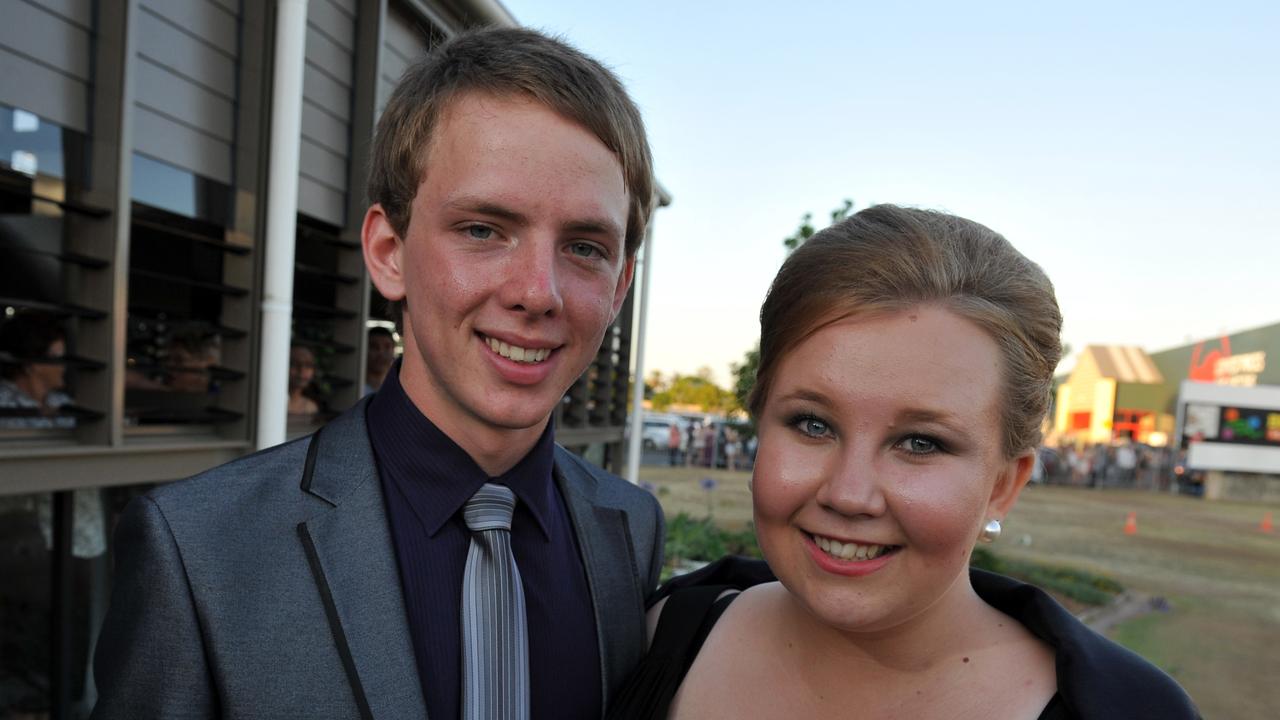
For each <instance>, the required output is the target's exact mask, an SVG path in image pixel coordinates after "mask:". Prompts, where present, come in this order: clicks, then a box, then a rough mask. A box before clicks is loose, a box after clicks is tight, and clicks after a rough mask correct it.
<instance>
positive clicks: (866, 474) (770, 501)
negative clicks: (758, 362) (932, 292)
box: [754, 307, 1015, 632]
mask: <svg viewBox="0 0 1280 720" xmlns="http://www.w3.org/2000/svg"><path fill="white" fill-rule="evenodd" d="M993 363H995V364H996V365H998V364H999V349H998V347H997V346H996V344H995V342H994V341H993V340H992V339H991V338H990V337H988V336H987V335H986V333H985V332H983V331H982V330H981V329H980V328H978V327H977V326H975V325H973V324H972V323H970V322H969V321H967V320H964V319H963V318H960V317H959V316H956V315H954V314H952V313H951V312H949V311H946V310H943V309H940V308H936V307H921V308H917V309H915V310H913V311H911V312H909V313H906V312H903V313H897V314H893V315H888V316H876V317H870V318H865V319H857V320H846V321H842V322H839V323H836V324H833V325H830V326H828V327H826V328H823V329H822V330H820V331H818V332H817V333H815V334H814V335H813V336H811V337H810V338H808V339H806V340H805V341H804V342H803V343H801V344H800V345H799V346H797V347H796V348H795V349H794V350H792V351H791V352H790V353H789V354H788V355H787V356H786V357H785V358H783V360H782V362H781V364H780V365H779V366H778V369H777V375H776V379H775V382H774V385H773V387H772V389H771V392H770V396H769V398H768V400H767V402H766V404H765V408H764V410H763V412H762V418H761V422H760V450H759V454H758V456H757V460H756V467H755V476H754V487H755V492H754V503H755V504H754V510H755V521H756V528H757V534H758V536H759V538H760V545H761V548H762V549H763V550H764V553H765V556H766V557H767V558H768V560H769V564H770V566H771V567H772V568H773V569H774V571H775V573H776V574H777V575H778V578H779V580H781V581H782V583H783V585H785V586H786V588H787V589H788V590H789V591H790V592H791V593H792V595H793V596H794V597H795V598H796V599H797V600H798V601H799V602H800V603H801V604H802V605H803V606H804V607H805V608H806V609H807V610H808V611H809V612H810V613H812V614H813V615H815V616H817V617H818V618H820V619H821V620H823V621H824V622H826V623H828V624H830V625H832V626H835V627H838V628H843V629H846V630H849V631H854V632H874V631H878V630H885V629H888V628H892V627H895V626H897V625H900V624H902V623H904V622H908V621H909V620H911V619H912V618H914V617H915V616H917V615H918V614H920V613H921V612H923V611H925V610H926V609H928V608H931V607H935V606H937V607H942V608H945V606H946V605H947V603H948V602H950V601H951V600H952V599H953V598H959V597H963V596H964V595H965V594H966V592H967V593H970V594H971V593H972V590H971V589H970V588H969V587H968V577H967V575H966V574H965V572H966V569H967V563H968V556H969V550H970V549H971V548H972V546H973V543H974V541H975V539H976V537H977V534H978V531H979V529H980V528H981V525H982V524H983V523H984V522H985V521H986V520H987V519H988V518H990V517H993V516H999V517H1002V516H1003V512H1004V510H1005V509H1007V508H995V507H993V506H992V498H993V491H994V489H995V488H996V487H997V484H998V482H999V481H1000V480H1001V479H1002V478H1004V477H1008V476H1010V475H1011V474H1012V473H1013V472H1014V469H1015V468H1014V464H1013V463H1012V462H1011V461H1009V460H1006V459H1005V458H1004V457H1003V453H1002V449H1001V447H1000V438H1001V433H1000V421H999V413H998V410H997V408H998V399H999V393H1000V387H999V374H998V373H992V372H991V367H992V364H993ZM799 392H807V393H809V394H811V395H816V396H817V397H819V398H821V399H822V400H821V401H820V402H813V401H810V400H796V399H794V396H795V395H796V394H797V393H799ZM789 398H790V399H789ZM910 409H922V410H931V411H935V412H939V413H946V414H948V415H950V417H951V418H952V421H951V422H950V423H949V425H950V426H949V427H944V426H940V425H938V424H937V423H935V422H919V421H915V420H910V419H905V420H904V419H903V417H902V413H903V412H904V411H906V410H910ZM806 412H808V413H813V415H814V416H816V417H818V418H820V420H821V421H822V423H824V424H825V425H827V426H829V428H830V434H829V435H827V436H824V437H822V438H817V439H815V438H811V437H808V436H806V435H804V434H802V433H801V432H799V431H798V430H797V429H796V427H795V426H794V424H793V418H794V417H795V415H796V414H797V413H806ZM913 434H915V435H927V436H929V437H932V438H936V439H937V440H938V441H939V442H940V443H941V444H942V446H943V447H944V448H945V449H944V450H941V451H939V452H936V453H933V454H928V455H924V456H913V455H911V454H909V453H907V452H904V450H903V445H902V443H903V442H904V438H905V437H909V436H911V435H913ZM905 442H910V441H905ZM807 533H817V534H826V535H829V536H831V537H837V538H845V539H849V540H857V541H859V542H862V543H866V544H879V545H897V546H901V549H900V550H899V551H897V552H896V553H895V555H894V557H892V559H891V560H890V562H889V563H888V564H887V565H886V566H885V567H884V568H883V569H881V570H879V571H877V572H875V573H872V574H870V575H867V576H864V577H841V576H835V575H832V574H830V573H827V572H825V571H823V570H821V569H819V568H817V566H816V565H815V564H814V563H813V561H812V559H811V558H810V557H809V555H808V552H809V551H808V550H807V549H806V547H805V538H806V535H807Z"/></svg>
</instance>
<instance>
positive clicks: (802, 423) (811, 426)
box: [791, 415, 831, 438]
mask: <svg viewBox="0 0 1280 720" xmlns="http://www.w3.org/2000/svg"><path fill="white" fill-rule="evenodd" d="M791 424H792V425H793V426H794V427H795V428H796V429H797V430H799V431H800V432H802V433H804V434H805V435H808V436H809V437H815V438H816V437H824V436H825V435H828V434H829V433H830V432H831V426H830V425H828V424H826V423H825V422H823V421H821V420H819V419H818V418H816V417H813V416H811V415H807V416H805V417H801V418H796V419H795V420H794V421H793V422H792V423H791Z"/></svg>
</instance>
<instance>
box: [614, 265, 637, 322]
mask: <svg viewBox="0 0 1280 720" xmlns="http://www.w3.org/2000/svg"><path fill="white" fill-rule="evenodd" d="M635 272H636V256H635V255H634V254H633V255H632V256H631V257H629V258H627V261H626V262H624V263H623V264H622V272H620V273H618V286H617V287H616V288H614V290H613V318H614V319H615V320H616V319H617V318H618V311H619V310H621V309H622V303H623V302H624V301H626V299H627V290H629V289H631V281H632V279H634V277H635Z"/></svg>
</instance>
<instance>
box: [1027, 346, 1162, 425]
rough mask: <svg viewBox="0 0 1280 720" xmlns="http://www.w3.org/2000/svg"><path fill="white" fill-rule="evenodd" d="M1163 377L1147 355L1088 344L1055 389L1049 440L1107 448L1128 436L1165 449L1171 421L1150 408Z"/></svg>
mask: <svg viewBox="0 0 1280 720" xmlns="http://www.w3.org/2000/svg"><path fill="white" fill-rule="evenodd" d="M1164 382H1165V378H1164V376H1163V375H1162V374H1161V373H1160V370H1159V369H1158V368H1156V365H1155V363H1154V362H1152V360H1151V356H1150V355H1148V354H1147V353H1146V351H1145V350H1143V349H1142V348H1138V347H1133V346H1118V345H1089V346H1088V347H1086V348H1085V349H1084V351H1083V352H1082V353H1080V359H1079V360H1078V361H1077V362H1076V366H1075V369H1074V370H1072V371H1071V375H1070V376H1069V377H1068V378H1067V380H1066V381H1065V382H1063V383H1062V384H1061V385H1060V386H1058V393H1057V402H1056V403H1055V407H1054V423H1053V436H1054V437H1055V439H1056V440H1057V444H1059V445H1062V444H1066V443H1085V444H1091V443H1109V442H1111V441H1112V440H1113V439H1116V438H1121V437H1130V438H1133V439H1135V440H1138V441H1141V442H1146V443H1150V444H1153V445H1163V444H1164V441H1165V438H1167V437H1169V435H1171V434H1172V433H1173V425H1174V418H1173V416H1172V415H1170V414H1167V413H1160V412H1156V411H1154V410H1153V409H1152V405H1151V402H1150V401H1151V399H1152V398H1153V397H1154V396H1155V395H1158V394H1159V393H1160V392H1161V391H1162V390H1163V387H1164Z"/></svg>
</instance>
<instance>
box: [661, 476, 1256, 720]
mask: <svg viewBox="0 0 1280 720" xmlns="http://www.w3.org/2000/svg"><path fill="white" fill-rule="evenodd" d="M706 477H711V478H712V479H714V480H716V488H715V490H714V491H712V492H711V493H710V495H711V497H710V498H708V493H707V492H706V491H704V490H703V489H702V487H701V480H702V479H703V478H706ZM748 477H749V475H748V474H747V473H745V472H737V473H730V472H728V471H724V470H718V471H708V470H707V469H706V468H665V467H645V468H642V470H641V479H642V480H644V481H646V482H649V483H652V484H653V485H654V486H655V487H656V488H657V492H658V498H659V500H660V501H661V502H662V505H663V508H664V509H665V510H666V512H667V514H668V516H670V517H674V516H675V515H676V514H678V513H681V512H684V513H687V514H689V515H691V516H694V517H705V516H706V514H707V511H708V500H709V499H710V501H711V504H710V507H711V511H712V513H713V517H714V518H715V520H716V522H717V523H718V524H721V525H723V526H726V527H729V528H733V529H739V528H742V527H744V526H745V525H746V524H747V523H748V522H749V521H750V519H751V497H750V493H748V491H747V478H748ZM1267 510H1270V511H1272V513H1273V514H1274V515H1275V516H1276V517H1277V518H1280V506H1276V505H1260V504H1257V503H1233V502H1221V501H1204V500H1199V499H1195V498H1189V497H1182V496H1175V495H1165V494H1154V493H1149V492H1140V491H1122V490H1087V489H1083V488H1066V487H1053V486H1034V487H1031V488H1029V489H1028V490H1027V491H1026V492H1024V493H1023V495H1022V498H1021V500H1019V503H1018V506H1017V507H1016V508H1014V511H1013V513H1012V514H1011V515H1010V517H1009V518H1008V521H1007V522H1006V523H1005V536H1004V537H1003V538H1002V539H1001V540H1000V541H999V542H998V543H997V544H996V545H994V546H993V547H992V549H993V550H994V551H995V552H996V553H997V554H1002V555H1005V556H1007V557H1012V558H1019V559H1026V560H1032V561H1036V562H1042V563H1047V564H1053V565H1065V566H1069V567H1075V568H1079V569H1083V570H1088V571H1090V572H1093V573H1096V574H1099V575H1106V576H1109V577H1112V578H1114V579H1116V580H1118V581H1119V582H1120V583H1121V584H1123V585H1124V586H1125V587H1126V588H1128V589H1129V590H1130V591H1131V592H1133V593H1137V594H1142V595H1148V596H1152V597H1159V598H1163V599H1165V600H1166V601H1167V603H1168V610H1167V611H1166V612H1152V613H1149V614H1145V615H1141V616H1139V617H1136V618H1134V619H1131V620H1128V621H1126V622H1122V623H1120V624H1118V625H1116V626H1115V627H1114V628H1112V629H1111V630H1110V631H1109V634H1110V635H1111V637H1112V638H1114V639H1116V640H1118V641H1119V642H1121V643H1122V644H1124V645H1126V646H1128V647H1130V648H1132V649H1133V650H1135V651H1137V652H1138V653H1140V654H1142V655H1143V656H1144V657H1146V658H1148V659H1149V660H1151V661H1152V662H1154V663H1156V664H1157V665H1159V666H1160V667H1162V668H1164V670H1165V671H1166V672H1169V673H1170V674H1171V675H1173V676H1174V677H1175V678H1177V679H1178V681H1179V682H1180V683H1182V685H1183V686H1184V687H1185V688H1187V691H1188V692H1189V693H1191V696H1192V697H1193V698H1194V699H1195V701H1196V703H1197V704H1198V705H1199V706H1200V709H1201V712H1202V713H1203V714H1204V716H1205V717H1206V718H1210V719H1212V720H1219V719H1223V720H1228V719H1232V718H1241V719H1243V718H1260V717H1277V716H1280V683H1278V682H1276V673H1277V671H1278V670H1280V532H1275V533H1272V534H1264V533H1262V532H1261V531H1260V530H1259V528H1258V526H1259V523H1260V521H1261V520H1262V515H1263V513H1264V512H1265V511H1267ZM1129 512H1134V513H1136V514H1137V527H1138V531H1137V533H1136V534H1134V535H1125V534H1124V524H1125V518H1126V515H1127V514H1128V513H1129Z"/></svg>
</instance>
